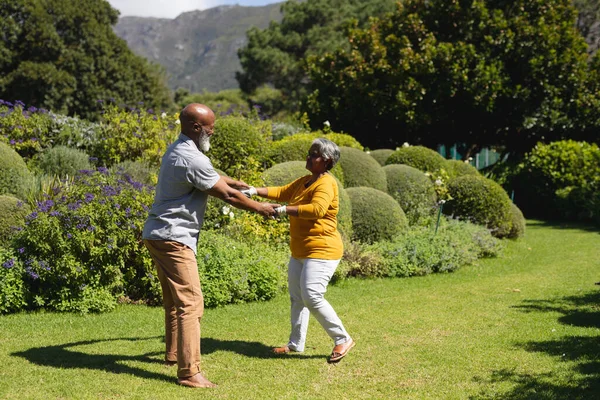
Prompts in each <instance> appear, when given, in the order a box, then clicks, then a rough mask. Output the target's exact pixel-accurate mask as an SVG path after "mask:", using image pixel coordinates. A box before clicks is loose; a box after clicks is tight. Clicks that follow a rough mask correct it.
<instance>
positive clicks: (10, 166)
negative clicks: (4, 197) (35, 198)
mask: <svg viewBox="0 0 600 400" xmlns="http://www.w3.org/2000/svg"><path fill="white" fill-rule="evenodd" d="M32 183H33V175H32V174H31V172H30V171H29V169H28V168H27V165H26V164H25V161H23V158H21V156H20V155H19V154H18V153H17V152H16V151H15V150H14V149H13V148H12V147H10V146H9V145H7V144H6V143H2V142H0V194H12V195H15V196H16V197H18V198H20V199H25V198H26V197H27V193H28V192H29V190H30V188H31V187H32Z"/></svg>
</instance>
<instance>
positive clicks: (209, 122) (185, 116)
mask: <svg viewBox="0 0 600 400" xmlns="http://www.w3.org/2000/svg"><path fill="white" fill-rule="evenodd" d="M179 121H180V122H181V127H182V131H183V133H186V132H185V130H184V129H185V127H188V126H193V125H194V124H199V125H200V126H205V127H209V128H211V130H212V127H213V126H214V123H215V113H214V112H213V111H212V110H211V109H210V108H208V107H207V106H205V105H204V104H199V103H192V104H188V105H187V106H185V108H184V109H183V110H181V114H179Z"/></svg>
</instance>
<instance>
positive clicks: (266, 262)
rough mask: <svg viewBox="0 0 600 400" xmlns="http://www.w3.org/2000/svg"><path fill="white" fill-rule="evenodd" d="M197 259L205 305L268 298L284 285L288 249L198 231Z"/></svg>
mask: <svg viewBox="0 0 600 400" xmlns="http://www.w3.org/2000/svg"><path fill="white" fill-rule="evenodd" d="M197 259H198V271H199V274H200V281H201V282H202V292H203V295H204V303H205V305H206V306H207V307H216V306H220V305H224V304H229V303H240V302H246V301H257V300H259V301H260V300H268V299H271V298H273V297H274V296H275V295H276V294H278V293H280V292H281V291H282V290H283V289H284V288H285V282H286V271H287V267H286V265H287V260H288V253H287V252H285V251H281V250H276V249H273V248H269V247H268V246H267V245H264V244H261V243H260V242H255V243H254V244H252V245H247V244H244V243H240V242H237V241H235V240H233V239H231V238H229V237H227V236H224V235H221V234H219V233H216V232H210V231H206V232H202V233H201V235H200V239H199V243H198V256H197Z"/></svg>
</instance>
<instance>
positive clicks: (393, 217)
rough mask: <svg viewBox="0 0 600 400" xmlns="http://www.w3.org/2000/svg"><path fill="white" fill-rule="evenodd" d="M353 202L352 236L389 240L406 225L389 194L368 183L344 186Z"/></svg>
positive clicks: (362, 238) (401, 213)
mask: <svg viewBox="0 0 600 400" xmlns="http://www.w3.org/2000/svg"><path fill="white" fill-rule="evenodd" d="M346 192H347V193H348V195H349V196H350V203H351V204H352V231H353V236H352V238H353V239H354V240H359V241H361V242H365V243H374V242H377V241H380V240H389V239H391V238H392V237H394V236H395V235H397V234H399V233H400V232H402V231H403V230H404V229H406V228H407V226H408V221H407V219H406V216H405V215H404V211H402V208H400V205H399V204H398V202H397V201H396V200H394V198H393V197H392V196H390V195H389V194H387V193H385V192H382V191H380V190H377V189H373V188H370V187H351V188H348V189H346Z"/></svg>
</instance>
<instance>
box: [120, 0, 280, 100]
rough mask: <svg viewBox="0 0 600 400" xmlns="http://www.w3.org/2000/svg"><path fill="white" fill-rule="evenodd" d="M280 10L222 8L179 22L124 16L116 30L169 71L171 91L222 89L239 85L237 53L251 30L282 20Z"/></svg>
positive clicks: (270, 7) (184, 16)
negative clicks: (182, 89) (236, 75)
mask: <svg viewBox="0 0 600 400" xmlns="http://www.w3.org/2000/svg"><path fill="white" fill-rule="evenodd" d="M280 7H281V3H276V4H270V5H267V6H263V7H243V6H238V5H235V6H219V7H215V8H211V9H208V10H203V11H191V12H186V13H183V14H181V15H179V16H178V17H177V18H175V19H163V18H142V17H122V18H119V22H118V23H117V25H116V26H115V28H114V29H115V32H116V34H117V35H118V36H119V37H121V38H123V39H125V41H127V44H128V45H129V47H130V48H131V49H132V50H133V51H134V52H135V53H137V54H139V55H141V56H143V57H146V58H147V59H149V60H150V61H153V62H156V63H158V64H160V65H162V66H164V67H165V69H166V70H167V73H168V76H169V81H168V82H169V87H171V88H172V89H177V88H179V87H182V88H186V89H188V90H189V91H190V92H201V91H202V90H203V89H206V90H209V91H219V90H223V89H231V88H237V87H238V83H237V81H236V80H235V72H236V71H239V70H241V66H240V62H239V60H238V57H237V50H238V49H239V48H240V47H242V46H244V45H245V44H246V41H247V40H246V31H247V30H248V29H250V27H252V26H256V27H258V28H261V29H264V28H266V27H267V26H268V25H269V22H270V21H272V20H274V21H281V18H282V15H281V13H280V11H279V9H280Z"/></svg>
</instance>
